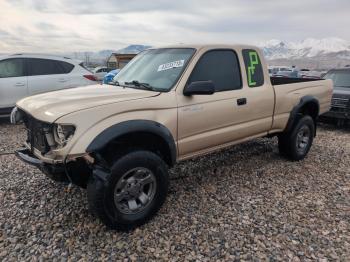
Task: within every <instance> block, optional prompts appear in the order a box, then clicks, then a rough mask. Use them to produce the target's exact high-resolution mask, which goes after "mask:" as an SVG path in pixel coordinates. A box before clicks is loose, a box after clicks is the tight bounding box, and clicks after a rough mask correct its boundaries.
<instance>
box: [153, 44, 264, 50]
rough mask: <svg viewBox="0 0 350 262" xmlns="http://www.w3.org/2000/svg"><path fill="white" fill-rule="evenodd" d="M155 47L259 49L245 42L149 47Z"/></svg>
mask: <svg viewBox="0 0 350 262" xmlns="http://www.w3.org/2000/svg"><path fill="white" fill-rule="evenodd" d="M157 48H195V49H198V50H199V49H202V48H210V49H215V48H233V49H259V50H260V48H259V47H257V46H253V45H246V44H178V45H167V46H159V47H155V48H150V49H157Z"/></svg>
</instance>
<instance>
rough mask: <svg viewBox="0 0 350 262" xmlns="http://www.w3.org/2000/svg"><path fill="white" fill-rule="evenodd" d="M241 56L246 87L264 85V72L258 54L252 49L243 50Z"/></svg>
mask: <svg viewBox="0 0 350 262" xmlns="http://www.w3.org/2000/svg"><path fill="white" fill-rule="evenodd" d="M242 54H243V59H244V65H245V70H246V73H247V80H248V86H249V87H257V86H262V85H263V84H264V72H263V68H262V65H261V60H260V57H259V55H258V52H257V51H256V50H253V49H244V50H243V51H242Z"/></svg>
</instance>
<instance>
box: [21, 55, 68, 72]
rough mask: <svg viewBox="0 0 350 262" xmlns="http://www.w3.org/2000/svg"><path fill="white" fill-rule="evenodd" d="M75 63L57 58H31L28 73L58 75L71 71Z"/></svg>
mask: <svg viewBox="0 0 350 262" xmlns="http://www.w3.org/2000/svg"><path fill="white" fill-rule="evenodd" d="M73 68H74V65H72V64H69V63H66V62H63V61H57V60H51V59H39V58H30V59H29V61H28V75H30V76H37V75H57V74H67V73H69V72H71V71H72V70H73Z"/></svg>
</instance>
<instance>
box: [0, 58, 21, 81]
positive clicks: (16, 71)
mask: <svg viewBox="0 0 350 262" xmlns="http://www.w3.org/2000/svg"><path fill="white" fill-rule="evenodd" d="M20 76H24V61H23V59H22V58H12V59H6V60H2V61H0V78H6V77H20Z"/></svg>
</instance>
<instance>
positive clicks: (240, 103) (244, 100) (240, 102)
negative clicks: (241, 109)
mask: <svg viewBox="0 0 350 262" xmlns="http://www.w3.org/2000/svg"><path fill="white" fill-rule="evenodd" d="M245 104H247V98H238V99H237V105H238V106H242V105H245Z"/></svg>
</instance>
